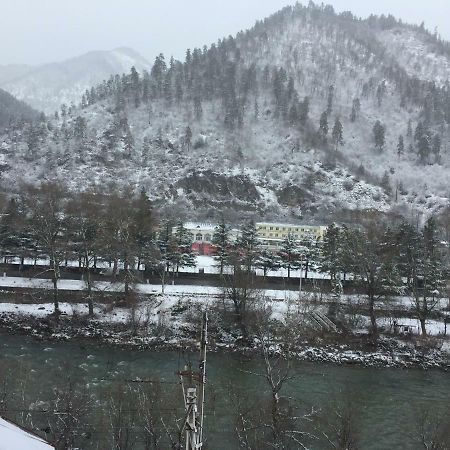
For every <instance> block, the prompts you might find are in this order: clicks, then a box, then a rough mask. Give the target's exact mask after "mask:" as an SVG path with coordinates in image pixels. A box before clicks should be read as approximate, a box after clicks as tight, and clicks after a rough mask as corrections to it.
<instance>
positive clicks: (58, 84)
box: [0, 48, 151, 113]
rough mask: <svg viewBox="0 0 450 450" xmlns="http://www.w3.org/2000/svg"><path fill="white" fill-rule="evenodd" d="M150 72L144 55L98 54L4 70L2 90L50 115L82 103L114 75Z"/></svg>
mask: <svg viewBox="0 0 450 450" xmlns="http://www.w3.org/2000/svg"><path fill="white" fill-rule="evenodd" d="M132 66H134V67H136V69H137V70H138V71H140V72H142V71H143V70H144V69H146V70H148V69H150V67H151V66H150V64H149V63H148V61H146V60H145V58H143V57H142V56H141V55H139V54H138V53H137V52H135V51H134V50H132V49H129V48H117V49H115V50H112V51H95V52H90V53H86V54H85V55H82V56H78V57H76V58H72V59H68V60H66V61H63V62H58V63H51V64H45V65H42V66H38V67H34V68H30V67H26V66H25V67H23V66H19V67H17V66H15V67H11V66H3V67H0V87H2V88H3V89H4V90H6V91H8V92H10V93H11V94H12V95H14V96H15V97H17V98H18V99H20V100H23V101H25V102H27V103H28V104H30V105H31V106H33V107H34V108H36V109H38V110H40V111H44V112H46V113H53V112H54V111H56V110H58V109H59V107H60V106H61V104H63V103H65V104H67V105H70V104H71V103H78V102H79V101H80V98H81V96H82V94H83V93H84V92H85V90H86V89H90V88H91V87H92V86H94V85H96V84H98V83H100V82H102V81H103V80H104V79H107V78H109V77H110V76H111V75H115V74H122V73H124V72H129V70H130V68H131V67H132Z"/></svg>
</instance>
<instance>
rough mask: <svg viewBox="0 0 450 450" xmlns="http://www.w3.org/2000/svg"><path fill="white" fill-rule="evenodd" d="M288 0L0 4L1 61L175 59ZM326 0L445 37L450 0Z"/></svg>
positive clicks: (449, 30)
mask: <svg viewBox="0 0 450 450" xmlns="http://www.w3.org/2000/svg"><path fill="white" fill-rule="evenodd" d="M294 1H295V0H293V1H286V0H0V42H1V46H0V64H12V63H14V64H16V63H22V64H40V63H45V62H52V61H59V60H64V59H67V58H70V57H73V56H77V55H80V54H83V53H86V52H88V51H91V50H110V49H113V48H116V47H124V46H127V47H132V48H134V49H135V50H137V51H139V52H140V53H141V54H142V55H143V56H145V57H147V58H149V59H151V60H153V58H154V57H155V55H156V54H157V53H160V52H163V53H164V54H165V55H166V56H167V57H169V56H170V55H174V56H175V57H177V58H181V57H183V55H184V52H185V49H186V48H192V47H196V46H197V47H198V46H203V45H205V44H208V45H209V44H210V43H212V42H215V41H217V39H218V38H220V37H223V36H226V35H229V34H235V33H236V32H237V31H239V30H241V29H246V28H249V27H251V26H252V25H253V24H254V22H255V21H256V20H257V19H262V18H264V17H266V16H268V15H270V14H271V13H273V12H275V11H277V10H278V9H280V8H281V7H283V6H285V5H289V4H292V3H294ZM306 1H307V0H306ZM302 3H304V2H302ZM316 3H320V0H319V1H317V2H316ZM325 3H330V4H332V5H333V6H334V7H335V9H336V10H337V11H343V10H350V11H352V12H353V13H354V14H356V15H358V16H362V17H365V16H367V15H369V14H370V13H375V14H382V13H384V14H388V13H392V14H394V15H395V16H396V17H399V18H402V19H403V20H405V21H408V22H413V23H420V22H422V21H424V22H425V25H426V26H427V28H429V29H430V30H434V28H435V27H437V28H438V31H439V33H440V34H441V35H442V36H443V37H445V38H446V39H449V40H450V20H449V19H450V0H377V1H368V0H330V1H328V2H325Z"/></svg>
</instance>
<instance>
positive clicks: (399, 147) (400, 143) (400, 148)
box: [397, 135, 405, 159]
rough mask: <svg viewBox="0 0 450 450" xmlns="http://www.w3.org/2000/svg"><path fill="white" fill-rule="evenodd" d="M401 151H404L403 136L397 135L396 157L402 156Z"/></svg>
mask: <svg viewBox="0 0 450 450" xmlns="http://www.w3.org/2000/svg"><path fill="white" fill-rule="evenodd" d="M403 153H405V142H404V139H403V136H402V135H400V136H399V137H398V143H397V155H398V159H400V158H401V157H402V155H403Z"/></svg>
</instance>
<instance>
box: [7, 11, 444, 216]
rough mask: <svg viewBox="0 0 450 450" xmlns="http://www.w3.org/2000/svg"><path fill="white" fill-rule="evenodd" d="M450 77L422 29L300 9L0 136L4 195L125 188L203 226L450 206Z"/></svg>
mask: <svg viewBox="0 0 450 450" xmlns="http://www.w3.org/2000/svg"><path fill="white" fill-rule="evenodd" d="M449 67H450V45H449V44H448V43H447V42H444V41H442V40H441V39H440V38H439V37H438V36H436V35H432V34H430V33H429V32H427V31H426V30H425V29H423V28H422V27H418V26H412V25H407V24H404V23H402V22H400V21H397V20H395V19H394V18H393V17H391V16H389V17H384V16H381V17H375V16H371V17H370V18H368V19H366V20H361V19H358V18H356V17H354V16H353V15H351V14H350V13H343V14H339V15H338V14H336V13H335V12H334V11H333V9H332V7H330V6H316V5H314V4H313V3H310V5H309V6H308V7H303V6H302V5H299V4H297V5H296V6H294V7H288V8H285V9H283V10H282V11H280V12H278V13H276V14H274V15H273V16H271V17H269V18H268V19H265V20H264V21H260V22H257V24H256V25H255V27H254V28H252V29H251V30H248V31H245V32H241V33H238V35H237V36H236V37H234V38H233V37H229V38H225V39H222V40H219V41H218V43H216V44H213V45H211V46H210V47H208V48H207V47H205V48H203V49H194V50H193V51H188V52H187V54H186V59H185V61H183V62H180V61H175V60H171V61H170V62H169V61H166V60H165V58H164V57H163V55H160V56H159V57H158V58H157V59H156V61H155V63H154V65H153V67H152V69H151V72H150V73H148V72H143V73H142V74H139V73H137V72H136V71H134V72H131V73H130V72H129V73H128V75H125V76H121V75H116V76H114V77H111V78H110V79H109V80H107V81H105V82H103V83H101V84H99V85H97V87H96V88H95V89H93V90H90V91H89V92H87V93H86V94H85V95H84V96H83V99H82V102H81V104H80V106H77V107H73V108H69V109H66V108H65V109H63V110H62V111H61V113H60V114H59V116H58V117H57V118H55V119H52V120H50V121H49V122H45V123H43V122H41V123H36V124H34V125H33V126H31V127H28V128H25V129H24V130H23V133H22V136H23V137H22V139H19V140H18V141H17V139H16V141H14V138H13V137H12V136H11V133H10V134H8V135H6V136H5V137H4V138H3V144H2V145H1V148H0V150H1V152H2V157H3V158H4V160H5V161H6V164H7V167H8V169H7V170H4V171H3V173H2V179H1V182H2V184H3V185H4V186H8V187H9V188H13V187H14V185H15V182H16V180H17V176H18V174H19V173H20V174H21V175H22V174H25V175H26V177H27V178H28V179H29V180H30V181H34V182H38V181H40V180H42V179H59V180H61V181H63V182H65V183H67V184H68V185H69V186H70V187H71V188H72V189H88V188H90V187H92V186H97V187H98V186H103V187H107V186H108V185H109V184H111V183H116V184H120V185H131V186H132V187H134V188H135V189H137V190H138V189H145V190H146V191H147V193H148V194H149V195H150V196H151V197H152V198H153V199H154V200H155V201H158V202H159V203H160V204H161V205H170V208H173V207H174V206H178V207H179V208H182V209H183V210H184V211H187V212H188V214H190V215H192V216H194V215H203V216H204V217H211V216H213V215H214V214H216V213H217V211H218V210H227V211H243V212H250V211H253V212H255V213H258V214H259V215H260V216H261V217H265V218H277V219H280V218H281V217H284V218H285V219H286V220H288V219H292V218H298V217H304V218H309V219H311V220H323V218H324V217H330V216H333V215H335V214H337V213H341V212H342V211H347V212H348V214H352V212H354V211H372V210H376V211H380V212H382V213H385V212H394V213H401V214H408V215H411V214H413V213H414V214H415V213H416V212H422V213H425V214H428V213H430V212H433V211H437V210H439V209H440V208H442V207H444V206H446V205H448V203H449V197H450V189H449V186H450V148H449V139H450V133H449V124H450V84H449V82H448V80H449V78H450V69H449ZM13 148H14V150H13ZM239 214H241V213H239Z"/></svg>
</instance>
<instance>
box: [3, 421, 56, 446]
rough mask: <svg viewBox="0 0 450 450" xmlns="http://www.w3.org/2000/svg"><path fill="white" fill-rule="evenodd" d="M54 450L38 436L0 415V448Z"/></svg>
mask: <svg viewBox="0 0 450 450" xmlns="http://www.w3.org/2000/svg"><path fill="white" fill-rule="evenodd" d="M13 449H14V450H55V447H53V446H51V445H50V444H48V443H47V442H45V441H44V440H43V439H41V438H40V437H38V436H36V435H34V434H32V433H31V432H29V431H26V430H25V429H23V428H21V427H19V426H18V425H15V424H13V423H12V422H9V421H8V420H5V419H2V418H1V417H0V450H13Z"/></svg>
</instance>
